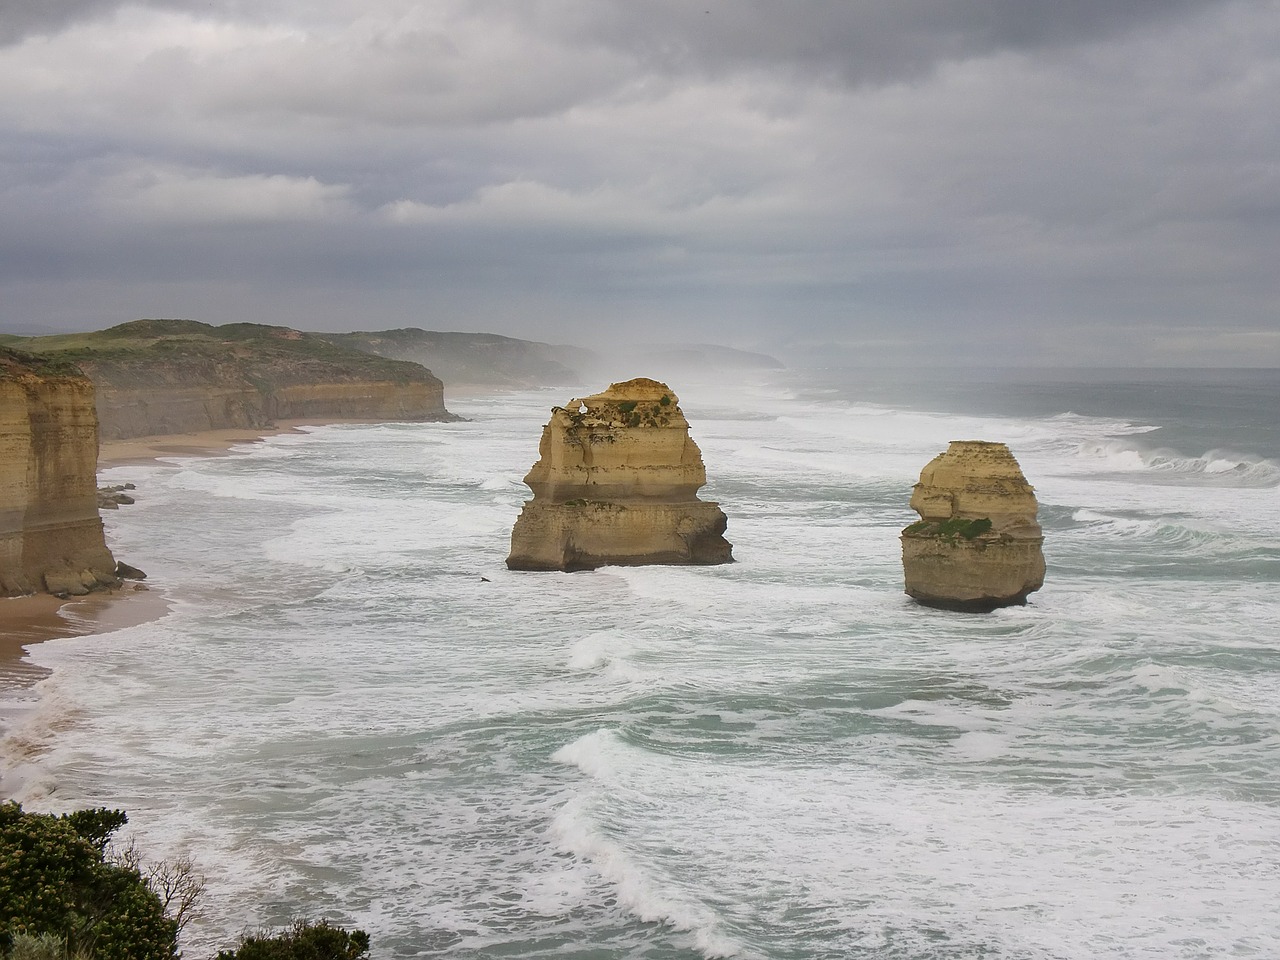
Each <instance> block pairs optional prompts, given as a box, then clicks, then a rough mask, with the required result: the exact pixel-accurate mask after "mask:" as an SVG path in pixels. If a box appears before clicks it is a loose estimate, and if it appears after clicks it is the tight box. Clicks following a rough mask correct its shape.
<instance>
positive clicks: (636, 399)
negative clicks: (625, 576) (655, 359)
mask: <svg viewBox="0 0 1280 960" xmlns="http://www.w3.org/2000/svg"><path fill="white" fill-rule="evenodd" d="M538 454H539V459H538V462H537V463H535V464H534V465H533V469H532V470H530V471H529V474H528V476H526V477H525V478H524V482H525V483H526V484H528V485H529V489H530V490H532V491H533V499H532V500H529V501H527V502H526V503H525V505H524V509H523V511H522V512H521V514H520V517H519V518H518V519H517V520H516V524H515V527H514V529H513V530H512V531H511V555H510V556H509V557H507V566H508V567H510V568H511V569H512V570H590V569H594V568H596V567H601V566H607V565H637V564H716V563H729V562H731V561H732V560H733V555H732V549H733V548H732V546H731V545H730V544H729V542H728V541H727V540H725V538H724V532H725V528H726V525H727V521H726V519H725V515H724V513H723V512H722V511H721V510H720V507H719V505H718V504H715V503H710V502H707V501H703V500H699V499H698V496H697V492H698V490H699V488H701V487H702V486H703V485H704V484H705V483H706V482H707V473H706V469H705V467H704V466H703V463H702V452H701V451H700V450H699V449H698V445H697V444H696V443H694V441H693V439H692V438H691V437H690V436H689V421H687V420H686V419H685V417H684V414H683V413H682V412H681V410H680V405H679V402H678V398H677V397H676V395H675V393H674V392H672V390H671V388H670V387H668V386H667V385H666V384H664V383H659V382H657V381H656V380H649V379H645V378H639V379H636V380H628V381H627V382H625V383H615V384H613V385H612V386H610V387H609V389H607V390H605V391H604V392H603V393H598V394H596V395H594V396H590V397H585V398H583V399H581V400H571V401H569V403H568V405H567V406H565V407H553V408H552V410H551V419H550V420H549V421H548V422H547V425H546V426H545V427H544V428H543V430H542V440H541V442H540V443H539V445H538Z"/></svg>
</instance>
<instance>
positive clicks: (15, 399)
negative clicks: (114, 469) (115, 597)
mask: <svg viewBox="0 0 1280 960" xmlns="http://www.w3.org/2000/svg"><path fill="white" fill-rule="evenodd" d="M97 466H98V419H97V416H96V414H95V413H94V397H93V384H92V383H90V382H89V380H88V379H87V378H86V377H84V376H83V375H82V374H81V373H80V372H79V371H78V370H76V369H75V367H73V366H71V365H70V364H65V363H56V362H50V361H47V360H43V359H41V358H37V357H33V356H28V355H24V354H20V353H17V352H16V351H10V350H5V349H4V348H0V596H18V595H21V594H27V593H39V592H47V593H53V594H59V595H68V596H80V595H82V594H86V593H88V592H89V591H91V590H96V589H99V588H104V587H114V586H118V585H119V582H120V581H119V580H118V579H117V578H116V576H115V569H116V561H115V559H114V558H113V557H112V556H111V552H110V551H109V550H108V549H107V546H106V543H105V542H104V541H103V536H102V520H101V519H100V518H99V516H98V488H97Z"/></svg>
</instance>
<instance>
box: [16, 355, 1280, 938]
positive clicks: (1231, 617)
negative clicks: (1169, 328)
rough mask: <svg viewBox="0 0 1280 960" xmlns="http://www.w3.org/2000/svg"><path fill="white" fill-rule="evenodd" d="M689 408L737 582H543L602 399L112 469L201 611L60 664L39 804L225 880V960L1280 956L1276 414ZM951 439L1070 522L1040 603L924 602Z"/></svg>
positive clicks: (703, 398) (617, 571) (466, 408)
mask: <svg viewBox="0 0 1280 960" xmlns="http://www.w3.org/2000/svg"><path fill="white" fill-rule="evenodd" d="M672 385H673V387H675V389H676V390H677V392H678V393H679V394H680V395H681V405H682V407H683V408H684V410H685V412H686V414H687V415H688V417H689V419H690V422H691V424H692V432H693V435H694V437H695V439H696V440H697V441H698V443H699V445H700V446H701V447H702V450H703V456H704V459H705V461H706V463H707V472H708V476H709V477H710V482H709V484H708V486H707V488H706V489H705V490H704V491H703V496H704V498H706V499H713V500H718V501H719V502H720V503H721V505H722V507H723V508H724V510H725V512H726V513H727V514H728V516H729V532H728V537H729V539H730V540H731V541H732V542H733V543H734V554H735V557H736V558H737V561H738V562H737V563H735V564H732V565H729V566H723V567H713V568H674V567H646V568H613V569H604V570H600V571H596V572H591V573H577V574H571V575H563V574H546V573H511V572H508V571H507V570H506V569H505V566H504V563H503V561H504V559H505V556H506V552H507V549H508V546H509V534H510V528H511V524H512V522H513V521H514V519H515V517H516V515H517V514H518V512H519V508H520V504H521V502H522V501H523V500H524V499H525V497H526V496H527V495H528V492H527V488H525V487H524V486H523V484H522V483H521V482H520V478H521V477H522V476H523V475H524V473H525V472H526V471H527V470H528V468H529V466H530V465H531V464H532V463H533V461H534V459H535V458H536V456H537V442H538V436H539V433H540V429H541V425H542V423H543V422H545V420H546V417H547V412H548V408H549V407H550V406H551V405H553V404H560V403H563V402H564V401H565V400H567V399H568V395H567V394H563V393H562V392H555V393H552V392H534V393H526V394H517V395H512V396H507V397H501V398H495V399H465V400H461V401H453V402H451V403H450V408H451V409H452V410H454V411H455V412H457V413H461V414H462V415H464V416H466V417H469V418H470V420H469V421H468V422H466V423H457V424H384V425H372V426H370V425H336V426H331V427H322V428H312V429H310V430H309V431H308V433H307V435H305V436H297V435H291V436H281V437H275V438H272V439H270V440H267V441H265V442H263V443H260V444H255V445H252V446H246V447H244V448H240V449H239V450H238V451H237V452H236V453H234V454H233V455H231V456H227V457H222V458H214V459H204V460H180V461H173V462H171V463H169V464H166V465H158V466H157V465H144V466H130V467H120V468H116V469H113V470H111V471H109V472H108V474H107V480H108V482H113V483H119V482H124V481H132V482H134V483H136V484H137V485H138V503H137V504H136V505H135V506H132V507H128V508H125V509H122V510H121V511H119V512H118V514H112V515H111V516H110V517H109V518H108V521H107V522H108V531H109V536H110V538H111V545H112V547H113V549H114V550H115V551H116V552H117V554H118V555H119V556H121V557H122V558H123V559H125V560H127V561H129V562H133V563H135V564H137V565H138V566H141V567H142V568H143V569H145V570H147V571H148V573H149V574H150V576H151V579H152V581H153V582H154V584H155V585H156V586H157V587H158V588H161V589H163V590H164V591H165V593H166V595H167V596H169V597H170V598H171V599H172V600H173V602H174V606H173V611H172V613H171V614H170V615H169V616H167V617H166V618H164V619H163V620H161V621H158V622H155V623H151V624H146V625H143V626H139V627H133V628H129V629H127V630H122V631H119V632H117V633H114V634H111V635H109V636H105V637H94V638H78V639H73V640H65V641H58V642H54V643H45V644H42V645H39V646H38V647H35V648H33V650H32V654H31V658H32V660H34V661H35V662H36V663H37V664H39V665H40V666H42V667H45V668H48V669H51V670H52V671H53V672H52V674H51V675H50V676H49V678H48V679H46V680H44V681H42V682H41V684H40V685H39V686H38V687H37V688H36V690H35V691H34V692H32V693H30V694H28V697H29V700H30V703H29V706H28V709H27V711H26V713H25V715H23V717H22V719H21V721H20V724H19V726H18V727H17V728H15V729H13V730H10V731H8V737H7V738H6V740H5V742H4V751H5V760H4V763H5V765H6V766H7V768H8V771H9V773H10V774H11V775H16V776H19V777H21V778H22V781H23V783H22V787H21V795H20V796H18V798H17V799H20V800H22V801H23V802H24V803H26V804H28V806H30V807H32V808H50V809H70V808H73V807H76V806H83V805H86V804H106V805H110V806H119V807H123V808H125V809H127V810H128V811H129V813H130V818H131V825H130V828H131V829H132V830H134V831H135V832H136V834H137V835H138V839H139V841H140V843H141V844H142V845H143V846H144V847H145V848H146V849H147V850H148V851H150V852H152V853H153V854H154V855H156V856H162V855H175V854H179V853H184V852H190V853H191V854H192V855H193V856H195V857H196V858H197V860H198V861H199V863H200V865H201V867H202V868H203V869H204V870H205V872H206V873H207V874H208V875H209V879H210V882H209V892H208V894H207V917H206V918H205V920H204V921H202V922H201V924H200V925H199V927H198V928H197V929H195V930H194V931H193V932H192V935H191V937H190V938H189V941H188V943H187V950H186V955H187V956H189V957H201V956H207V955H211V954H212V953H213V951H214V950H215V949H216V948H217V947H220V946H226V945H227V944H228V943H229V942H230V941H231V940H233V939H234V937H235V936H236V935H237V934H238V933H239V932H240V931H241V930H242V929H245V928H256V927H257V926H259V925H262V924H281V923H284V922H286V921H287V920H289V919H290V918H292V917H294V916H298V915H309V916H312V917H321V916H325V917H329V918H331V919H334V920H336V921H338V922H344V923H349V924H358V925H360V926H362V927H364V928H365V929H367V930H368V931H369V932H370V933H371V934H372V936H373V940H374V953H375V955H376V956H377V957H382V958H390V957H411V956H425V957H432V956H448V957H459V958H467V957H476V958H479V957H493V956H509V957H550V956H571V957H572V956H580V957H644V958H696V957H704V956H706V957H711V956H733V957H760V958H765V957H768V958H774V957H778V958H818V957H867V958H902V960H941V958H957V960H958V958H970V957H992V958H1018V960H1041V958H1055V960H1057V958H1062V960H1094V958H1151V960H1170V958H1199V957H1205V958H1208V957H1222V956H1237V957H1258V958H1266V957H1274V956H1280V919H1278V918H1277V914H1276V911H1275V906H1274V905H1275V904H1276V903H1277V902H1280V868H1277V864H1280V777H1277V773H1278V772H1280V682H1278V681H1280V640H1278V639H1277V638H1280V597H1278V594H1277V589H1276V588H1277V583H1278V582H1280V464H1278V463H1277V460H1276V459H1275V458H1276V456H1277V452H1278V447H1280V445H1277V444H1276V443H1275V438H1274V434H1272V433H1268V431H1269V430H1270V429H1271V427H1270V425H1269V421H1268V423H1267V425H1262V426H1259V427H1258V429H1257V431H1256V432H1255V433H1254V434H1253V435H1252V439H1251V435H1250V433H1249V431H1248V429H1247V428H1245V427H1243V426H1242V425H1241V423H1240V421H1239V420H1238V419H1237V418H1236V417H1235V415H1234V414H1232V413H1231V411H1232V410H1233V409H1235V410H1239V409H1245V408H1246V407H1249V406H1250V404H1249V403H1247V402H1246V400H1245V399H1242V398H1241V396H1240V394H1239V393H1238V392H1231V391H1238V390H1239V389H1243V390H1245V391H1246V393H1247V391H1248V390H1252V391H1253V394H1252V400H1253V407H1254V408H1256V409H1260V410H1265V409H1270V410H1272V411H1274V410H1275V409H1280V402H1278V401H1280V395H1278V392H1277V390H1276V385H1275V382H1274V380H1266V379H1265V378H1264V379H1263V380H1261V381H1259V382H1255V383H1250V384H1245V386H1244V387H1240V386H1239V385H1238V384H1234V385H1233V384H1227V385H1224V384H1216V383H1196V384H1191V383H1185V382H1184V383H1183V384H1182V386H1181V388H1180V389H1174V387H1175V386H1177V384H1176V383H1173V384H1170V383H1162V384H1160V389H1161V390H1163V391H1166V393H1167V395H1168V396H1171V397H1180V398H1181V400H1180V403H1181V406H1176V405H1174V406H1171V407H1170V408H1169V410H1168V412H1167V414H1166V415H1165V416H1164V417H1163V418H1162V417H1161V416H1159V415H1158V414H1159V412H1160V411H1159V410H1158V409H1152V410H1151V411H1149V414H1144V413H1143V412H1142V411H1140V410H1136V409H1135V408H1134V404H1133V402H1132V401H1133V398H1134V397H1135V396H1146V395H1145V394H1142V393H1141V391H1139V392H1138V393H1135V392H1134V385H1133V383H1131V382H1128V381H1116V382H1114V383H1106V382H1103V383H1097V382H1094V383H1087V384H1083V383H1074V384H1073V383H1071V382H1061V383H1056V384H1054V385H1053V386H1052V388H1048V387H1046V388H1044V389H1043V390H1041V389H1037V388H1036V386H1035V385H1034V384H1023V385H1021V386H1018V385H1006V386H1005V387H1003V388H1002V389H1001V391H1000V392H999V393H998V394H997V393H991V392H989V391H988V392H985V393H984V392H982V391H978V390H976V388H975V391H974V392H973V393H972V395H970V396H967V397H966V396H964V395H961V394H963V391H960V393H959V394H953V395H952V396H951V397H949V398H938V397H933V398H931V397H917V399H916V400H915V401H914V402H913V403H911V404H909V405H908V404H907V403H906V402H905V399H903V398H900V397H899V398H895V397H893V396H891V395H890V394H889V391H890V390H891V388H892V384H889V385H881V386H879V387H878V386H877V385H876V384H875V383H874V382H872V381H870V379H869V378H865V377H861V378H859V379H857V380H854V379H851V378H849V377H848V376H844V375H835V374H830V373H828V374H824V375H821V376H818V375H814V376H809V377H807V378H804V379H801V378H799V377H798V376H797V375H795V374H788V375H785V376H780V377H779V378H777V379H775V380H773V381H772V382H762V383H759V384H755V385H743V386H741V387H740V388H739V389H737V390H736V392H735V393H734V394H732V395H731V394H727V393H726V392H725V391H724V390H723V388H717V389H714V390H713V389H708V388H701V387H698V386H696V385H685V384H680V383H675V382H673V383H672ZM881 387H883V389H881ZM1228 387H1229V388H1230V390H1228V389H1227V388H1228ZM1019 390H1022V391H1023V393H1024V395H1022V396H1020V395H1019V393H1018V391H1019ZM1108 391H1110V393H1108ZM1233 405H1234V406H1233ZM1215 411H1216V412H1215ZM1215 416H1216V417H1218V418H1219V419H1220V420H1221V431H1220V434H1218V435H1215V433H1214V430H1213V428H1212V427H1213V424H1212V421H1213V418H1214V417H1215ZM1156 434H1158V435H1159V436H1160V437H1162V438H1164V439H1161V440H1160V441H1159V442H1158V443H1153V435H1156ZM1215 436H1220V437H1221V439H1220V440H1218V439H1215ZM1178 438H1181V440H1179V442H1182V443H1183V445H1182V446H1179V445H1178V443H1175V440H1176V439H1178ZM952 439H989V440H1001V441H1004V442H1007V443H1008V444H1009V445H1010V447H1011V449H1012V450H1013V452H1014V454H1015V455H1016V456H1017V457H1018V459H1019V461H1020V463H1021V464H1022V466H1023V469H1024V472H1025V473H1026V474H1027V476H1028V478H1029V479H1030V480H1031V482H1032V483H1033V484H1034V485H1035V486H1036V489H1037V495H1038V497H1039V499H1040V502H1041V520H1042V523H1043V525H1044V528H1045V535H1046V546H1045V550H1046V556H1047V559H1048V567H1049V571H1048V577H1047V579H1046V585H1045V588H1044V589H1043V590H1042V591H1041V592H1039V593H1037V594H1034V595H1033V596H1032V598H1031V601H1032V602H1031V604H1030V605H1028V606H1026V607H1021V608H1010V609H1005V610H1001V611H997V612H996V613H994V614H991V615H987V616H974V615H965V614H958V613H949V612H944V611H936V610H927V609H924V608H921V607H918V606H916V605H914V604H913V603H912V602H910V601H909V600H908V598H907V597H905V595H903V593H902V579H901V562H900V548H899V544H898V532H899V530H900V529H901V527H903V526H904V525H905V524H907V523H908V522H910V521H911V520H913V519H914V517H915V515H914V514H913V513H912V512H911V511H910V510H909V509H908V508H907V500H908V498H909V495H910V489H911V485H912V484H913V483H914V482H915V480H916V479H917V478H918V475H919V471H920V468H921V467H922V466H923V465H924V464H925V463H926V462H927V461H928V460H929V459H930V458H932V457H933V456H934V455H936V454H937V453H938V452H940V451H941V450H943V449H944V448H945V447H946V444H947V442H948V441H949V440H952ZM1184 441H1185V442H1184ZM1215 450H1218V453H1215V452H1214V451H1215ZM1219 454H1221V455H1219Z"/></svg>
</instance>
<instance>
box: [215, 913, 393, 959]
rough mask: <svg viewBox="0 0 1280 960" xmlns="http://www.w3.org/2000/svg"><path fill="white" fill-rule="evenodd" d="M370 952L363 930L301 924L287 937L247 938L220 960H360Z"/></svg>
mask: <svg viewBox="0 0 1280 960" xmlns="http://www.w3.org/2000/svg"><path fill="white" fill-rule="evenodd" d="M368 952H369V935H368V934H367V933H365V932H364V931H363V930H344V929H343V928H342V927H332V926H330V925H329V922H328V921H327V920H321V921H320V922H319V923H311V922H310V921H308V920H299V921H297V922H295V923H294V925H293V928H292V929H291V930H286V931H284V932H283V933H277V934H274V935H271V934H260V935H258V936H256V937H245V938H243V939H242V940H241V941H240V946H239V947H237V948H236V949H235V950H223V951H221V952H220V953H219V954H218V960H360V958H361V957H363V956H365V955H366V954H367V953H368Z"/></svg>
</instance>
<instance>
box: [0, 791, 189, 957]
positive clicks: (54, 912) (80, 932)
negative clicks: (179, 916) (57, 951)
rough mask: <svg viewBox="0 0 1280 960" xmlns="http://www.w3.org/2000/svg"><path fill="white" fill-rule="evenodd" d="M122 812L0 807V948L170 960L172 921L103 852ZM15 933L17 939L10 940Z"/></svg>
mask: <svg viewBox="0 0 1280 960" xmlns="http://www.w3.org/2000/svg"><path fill="white" fill-rule="evenodd" d="M127 820H128V818H127V817H126V816H125V814H124V813H123V811H120V810H107V809H105V808H100V809H97V810H79V811H77V812H75V813H72V814H67V815H65V816H61V817H59V816H54V815H53V814H48V813H24V812H23V810H22V807H21V806H19V805H18V804H16V803H3V804H0V953H3V954H4V955H6V956H10V957H11V956H12V955H13V953H14V950H15V949H16V948H18V947H19V946H21V947H22V949H23V950H30V949H32V948H33V941H37V942H39V943H43V944H44V945H45V946H46V947H47V946H48V945H49V943H51V942H53V941H51V940H50V939H49V938H51V937H52V938H56V940H57V942H58V943H59V944H60V945H61V950H62V951H63V953H62V954H61V955H63V956H74V955H76V954H81V955H83V956H85V957H92V958H94V960H172V958H174V957H176V956H177V953H178V922H177V920H174V919H170V918H169V917H167V916H166V915H165V909H164V904H163V903H162V902H161V900H160V898H159V897H157V896H156V894H155V893H153V892H152V891H151V888H150V887H148V886H147V883H146V881H145V880H144V879H143V877H142V874H141V873H139V872H138V870H137V869H136V868H134V867H132V866H126V865H122V864H119V863H114V862H111V861H110V860H108V859H107V858H106V855H105V850H106V846H107V842H108V841H109V840H110V838H111V835H112V834H113V833H114V832H115V831H116V830H118V829H120V827H122V826H123V825H124V824H125V823H126V822H127ZM20 937H21V938H22V939H21V940H19V939H18V938H20Z"/></svg>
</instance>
